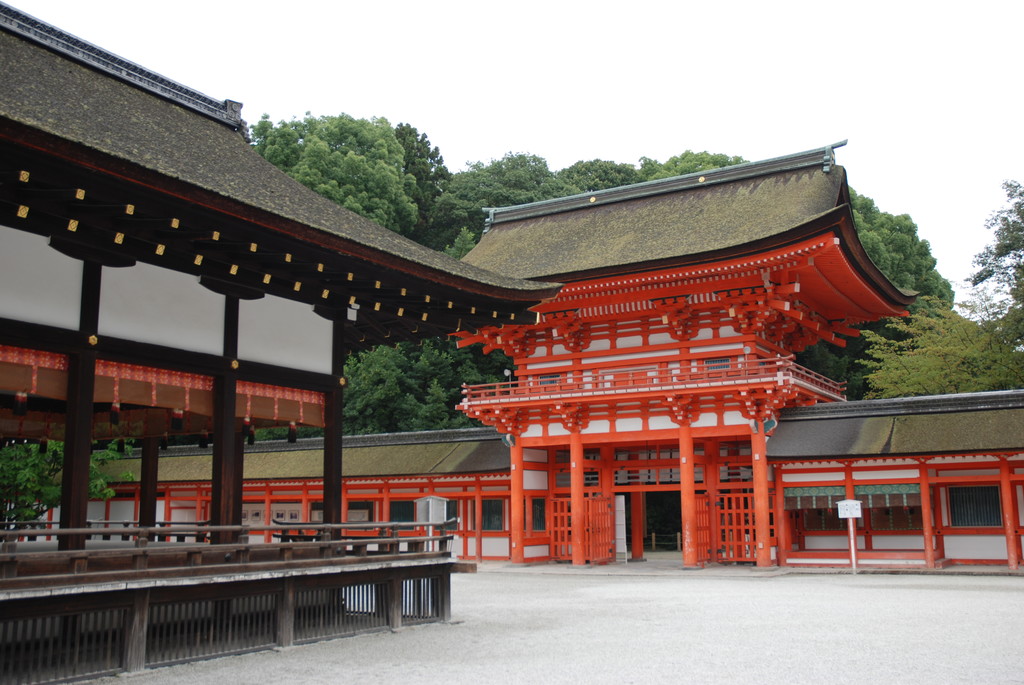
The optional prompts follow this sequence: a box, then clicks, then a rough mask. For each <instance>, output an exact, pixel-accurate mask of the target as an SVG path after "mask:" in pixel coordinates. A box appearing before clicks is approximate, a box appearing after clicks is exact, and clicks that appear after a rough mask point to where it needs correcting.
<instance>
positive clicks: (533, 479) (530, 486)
mask: <svg viewBox="0 0 1024 685" xmlns="http://www.w3.org/2000/svg"><path fill="white" fill-rule="evenodd" d="M523 488H524V489H526V490H547V489H548V472H547V471H531V470H530V469H524V470H523Z"/></svg>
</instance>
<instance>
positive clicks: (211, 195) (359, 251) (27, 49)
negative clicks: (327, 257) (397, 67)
mask: <svg viewBox="0 0 1024 685" xmlns="http://www.w3.org/2000/svg"><path fill="white" fill-rule="evenodd" d="M15 13H16V12H15ZM16 14H19V13H16ZM20 16H21V17H26V16H27V15H20ZM4 19H5V21H4V23H3V25H2V28H3V29H4V30H0V75H2V80H3V84H4V87H3V90H2V92H0V139H6V140H7V141H8V142H10V143H11V144H13V145H15V146H21V147H22V149H24V148H25V146H26V145H27V146H28V147H29V148H30V149H34V150H35V151H36V153H37V154H40V153H42V152H43V151H45V152H46V153H49V154H50V155H53V156H54V158H55V159H57V160H62V161H63V162H64V163H65V164H67V163H69V162H74V163H76V164H78V165H80V166H81V167H84V168H86V169H91V170H92V171H93V172H95V171H97V170H98V171H101V172H103V173H105V174H107V175H108V177H110V176H114V177H117V178H118V179H119V181H120V182H122V183H127V184H135V185H136V186H137V187H138V188H139V189H140V192H141V191H154V190H155V191H158V192H160V193H163V194H164V195H165V196H168V195H169V196H172V197H171V198H170V199H172V200H174V199H176V198H179V199H180V198H183V197H184V198H187V199H188V200H189V201H191V202H192V203H194V206H200V207H205V208H207V209H214V210H216V211H219V212H222V213H223V212H226V213H228V214H231V215H232V216H233V217H235V218H242V219H243V220H246V221H248V222H250V225H252V224H258V225H260V226H261V227H263V228H268V227H269V228H272V230H274V231H275V232H277V233H278V234H282V235H284V236H285V237H288V238H293V237H294V238H299V239H300V240H304V241H306V242H307V244H316V245H318V246H319V247H320V248H321V249H322V248H328V249H331V250H333V251H335V252H336V253H339V254H348V255H349V256H351V257H353V258H357V259H359V260H361V261H362V262H363V263H365V264H367V265H369V266H370V267H374V268H376V267H384V268H387V269H389V270H391V271H392V272H398V273H399V274H403V273H404V274H415V275H416V277H417V278H419V279H425V281H426V282H433V283H438V284H442V285H443V287H445V288H448V289H449V291H456V290H462V291H465V292H468V293H474V294H475V295H476V296H477V299H478V302H472V304H477V303H479V304H481V305H482V304H484V302H483V301H482V300H480V298H481V297H482V298H485V299H490V300H492V301H493V300H502V299H504V300H507V301H508V302H511V303H516V304H515V305H514V306H513V307H512V308H513V309H516V310H518V311H523V310H524V309H525V308H526V307H529V306H531V305H532V304H534V303H536V302H538V301H541V300H544V299H548V298H550V297H552V296H553V295H554V294H555V293H556V292H557V290H558V286H557V285H556V284H552V283H541V282H536V281H526V280H523V279H519V278H516V277H513V276H509V275H506V274H498V273H494V272H492V271H489V270H486V269H484V268H481V267H478V266H475V265H472V264H469V263H463V262H459V261H458V260H455V259H452V258H450V257H448V256H447V255H444V254H442V253H439V252H435V251H434V250H431V249H429V248H426V247H424V246H422V245H419V244H417V243H414V242H412V241H410V240H408V239H406V238H404V237H402V236H400V235H398V234H396V233H394V232H393V231H390V230H387V229H385V228H383V227H381V226H379V225H377V224H375V223H374V222H372V221H370V220H368V219H365V218H363V217H361V216H359V215H357V214H355V213H353V212H350V211H348V210H347V209H344V208H342V207H340V206H338V205H336V204H334V203H333V202H331V201H330V200H327V199H326V198H323V197H321V196H319V195H317V194H316V193H314V192H312V191H311V190H309V189H307V188H306V187H305V186H303V185H301V184H299V183H298V182H296V181H294V180H293V179H292V178H290V177H288V176H287V175H286V174H284V173H283V172H281V171H280V170H278V169H277V168H276V167H274V166H273V165H271V164H270V163H269V162H267V161H266V160H264V159H263V158H262V157H260V155H259V154H257V153H256V152H255V151H254V150H253V149H252V148H251V146H250V145H249V144H248V143H247V142H246V140H245V139H244V138H243V136H242V135H241V134H240V133H239V132H238V131H236V130H235V129H234V128H232V127H231V126H229V125H226V124H225V123H224V122H223V121H217V120H214V119H212V118H210V117H209V116H204V115H203V114H200V113H198V112H197V111H195V110H194V109H190V108H188V107H187V106H185V105H183V104H181V103H178V102H175V101H173V100H171V99H167V98H165V97H159V96H156V95H154V94H153V93H152V92H149V91H147V90H144V89H142V88H141V87H136V85H134V84H133V83H132V81H131V78H132V75H131V74H124V75H122V76H121V77H115V76H113V75H111V74H110V73H108V72H105V71H101V70H99V69H100V68H101V67H97V68H92V67H90V66H86V65H85V64H82V63H79V62H78V61H73V60H71V59H68V57H66V56H65V55H63V54H59V53H57V52H53V51H51V50H48V49H46V48H45V47H41V46H40V45H38V44H36V43H35V42H33V41H36V40H40V39H41V38H40V36H38V35H35V34H33V33H32V32H28V35H27V36H26V35H22V34H16V33H12V32H10V31H12V30H14V29H15V28H17V27H14V26H13V24H12V22H11V21H9V19H10V17H7V16H5V17H4ZM28 19H31V18H30V17H28ZM39 23H41V22H39ZM44 26H45V25H44ZM51 28H52V27H51ZM97 50H98V49H97ZM128 64H130V63H128ZM349 270H351V269H349ZM385 278H388V277H385ZM391 278H395V277H391ZM406 278H408V277H407V276H406ZM371 283H372V281H371ZM398 285H399V286H402V287H403V288H404V287H405V286H407V285H408V286H410V287H413V286H412V284H411V283H399V284H398ZM448 299H451V297H449V298H448ZM467 309H468V307H467Z"/></svg>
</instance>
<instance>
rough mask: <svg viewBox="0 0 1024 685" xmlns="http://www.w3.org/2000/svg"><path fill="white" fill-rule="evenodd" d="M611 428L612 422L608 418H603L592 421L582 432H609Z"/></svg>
mask: <svg viewBox="0 0 1024 685" xmlns="http://www.w3.org/2000/svg"><path fill="white" fill-rule="evenodd" d="M610 430H611V422H609V421H608V420H607V419H601V420H599V421H591V422H590V423H589V424H588V425H587V427H586V428H584V429H583V430H582V431H580V432H581V433H584V434H586V433H607V432H609V431H610Z"/></svg>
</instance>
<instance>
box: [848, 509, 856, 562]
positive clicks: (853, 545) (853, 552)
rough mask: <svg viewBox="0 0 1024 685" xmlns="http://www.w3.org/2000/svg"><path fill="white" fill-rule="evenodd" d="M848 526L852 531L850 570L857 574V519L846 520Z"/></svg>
mask: <svg viewBox="0 0 1024 685" xmlns="http://www.w3.org/2000/svg"><path fill="white" fill-rule="evenodd" d="M846 525H847V527H848V528H849V531H850V568H851V569H853V572H854V573H856V572H857V519H855V518H848V519H846Z"/></svg>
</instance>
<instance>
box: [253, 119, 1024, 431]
mask: <svg viewBox="0 0 1024 685" xmlns="http://www.w3.org/2000/svg"><path fill="white" fill-rule="evenodd" d="M254 145H255V147H256V149H257V150H258V151H260V153H261V154H263V156H264V157H266V158H267V159H268V160H270V161H271V162H272V163H274V164H276V165H278V166H280V167H281V168H282V169H284V170H285V171H286V172H288V173H289V174H291V175H292V176H294V177H295V178H297V179H298V180H300V181H301V182H303V183H305V184H306V185H308V186H309V187H311V188H313V189H314V190H316V191H317V192H320V193H322V194H324V195H326V196H327V197H330V198H331V199H333V200H335V201H336V202H338V203H339V204H341V205H343V206H346V207H348V208H350V209H353V210H354V211H357V212H359V213H361V214H363V215H364V216H367V217H369V218H371V219H374V220H375V221H378V222H379V223H381V224H382V225H384V226H387V227H388V228H391V229H393V230H396V231H398V232H399V233H403V234H404V235H407V236H409V237H411V238H413V239H414V240H416V241H418V242H420V243H422V244H424V245H427V246H428V247H432V248H434V249H437V250H443V251H445V252H446V253H447V254H449V255H451V256H453V257H455V258H461V257H463V256H464V255H465V254H466V253H467V252H469V251H470V250H471V249H472V248H473V246H474V245H475V244H476V242H477V241H478V240H479V239H480V236H481V234H482V232H483V229H484V225H485V215H484V212H483V209H484V208H486V207H505V206H510V205H519V204H526V203H530V202H538V201H541V200H549V199H553V198H557V197H565V196H567V195H574V194H578V193H585V192H594V191H599V190H605V189H608V188H614V187H618V186H621V185H629V184H632V183H639V182H643V181H650V180H656V179H661V178H668V177H672V176H678V175H683V174H689V173H694V172H699V171H706V170H709V169H716V168H721V167H724V166H730V165H735V164H741V163H744V162H745V161H746V160H745V159H743V158H742V157H739V156H732V155H725V154H719V153H712V152H707V151H703V152H694V151H692V150H685V151H684V152H682V153H680V154H678V155H674V156H672V157H670V158H668V159H667V160H665V161H664V162H659V161H657V160H654V159H651V158H649V157H643V158H641V159H640V160H639V162H638V163H637V164H636V165H634V164H626V163H619V162H613V161H608V160H601V159H591V160H581V161H578V162H576V163H574V164H571V165H569V166H567V167H565V168H564V169H561V170H558V171H553V170H552V169H551V168H550V167H549V166H548V163H547V161H546V160H545V159H544V158H542V157H539V156H537V155H532V154H526V153H511V152H510V153H508V154H506V155H505V156H504V157H502V158H501V159H497V160H491V161H490V162H486V163H485V162H475V163H473V164H470V165H469V166H468V168H467V169H466V170H464V171H460V172H458V173H454V174H453V173H451V172H450V171H449V170H448V169H447V168H446V167H445V165H444V159H443V157H442V156H441V153H440V150H439V149H438V148H437V147H436V146H433V145H431V143H430V141H429V139H428V137H427V135H426V134H425V133H421V132H420V131H418V130H417V129H416V128H414V127H413V126H412V125H410V124H404V123H403V124H399V125H398V126H396V127H395V128H394V129H391V128H390V126H389V125H388V123H387V121H386V120H384V119H373V120H370V121H366V120H356V119H353V118H352V117H348V116H347V115H339V116H337V117H319V118H314V117H311V116H308V115H307V117H306V118H305V119H303V120H301V121H299V120H292V121H291V122H281V123H279V124H278V125H277V126H276V127H275V126H273V125H272V124H271V123H270V122H269V121H268V120H267V119H266V118H264V119H263V120H261V121H260V122H259V123H258V124H257V125H256V126H255V127H254ZM1015 188H1016V191H1017V192H1018V196H1019V192H1020V188H1019V186H1016V187H1015ZM851 202H852V210H853V214H854V219H855V223H856V226H857V229H858V232H859V234H860V238H861V242H862V243H863V244H864V247H865V250H866V251H867V253H868V255H869V256H870V257H871V259H872V260H873V261H874V262H875V264H877V265H878V267H879V268H880V269H881V271H882V272H883V273H884V274H885V275H886V276H887V277H888V278H889V279H890V280H891V281H892V282H893V283H894V284H896V285H897V286H898V287H900V288H904V289H908V290H913V291H915V292H918V293H920V294H921V295H922V296H925V297H929V298H934V300H935V302H934V303H932V304H931V305H929V309H928V311H929V312H934V311H935V310H937V309H941V307H943V306H944V307H945V309H946V313H947V314H950V315H951V314H952V309H951V308H952V301H953V290H952V287H951V286H950V284H949V282H948V281H947V280H946V279H945V278H943V277H942V276H941V275H940V274H939V273H938V271H937V270H936V268H935V266H936V262H935V259H934V257H932V254H931V248H930V246H929V244H928V242H927V241H926V240H922V239H921V238H920V237H919V236H918V232H917V225H916V224H915V223H914V221H913V220H912V219H911V218H910V217H909V216H908V215H906V214H899V215H893V214H889V213H887V212H883V211H881V210H879V209H878V207H877V206H876V205H875V203H874V201H872V200H871V199H870V198H868V197H864V196H862V195H859V194H857V193H856V192H854V191H852V190H851ZM1019 209H1020V208H1019V207H1018V211H1019ZM1007 216H1009V215H1007ZM1017 216H1018V218H1017V220H1016V221H1017V222H1018V223H1017V224H1016V225H1019V221H1020V218H1019V217H1020V215H1019V213H1018V215H1017ZM993 221H996V219H995V218H994V219H993ZM1000 225H1002V224H1000ZM1010 225H1011V226H1013V225H1014V224H1013V223H1012V222H1011V224H1010ZM1022 242H1024V241H1022ZM1003 254H1004V253H1003V252H1001V251H1000V252H996V251H994V252H993V253H992V259H993V260H995V259H996V258H997V257H996V255H1003ZM1006 254H1012V251H1009V252H1006ZM998 259H1002V256H1000V257H998ZM1017 263H1018V264H1019V261H1018V262H1017ZM994 264H995V262H994V261H992V260H990V261H989V262H986V263H985V267H984V268H988V267H989V266H991V267H992V269H990V270H991V271H992V273H1005V272H1006V271H1007V270H1006V269H1005V268H1004V269H1003V270H1002V271H999V270H998V269H995V267H994ZM1000 264H1002V262H1000ZM980 273H981V272H979V274H980ZM985 273H989V272H988V271H985ZM992 277H994V276H992ZM1016 282H1018V283H1019V279H1018V281H1016ZM940 302H941V303H944V304H942V305H940V304H938V303H940ZM961 318H962V317H961ZM914 323H915V325H916V326H918V327H920V326H923V323H921V322H918V321H916V320H915V322H914ZM968 323H970V322H968ZM961 325H962V326H963V327H964V328H965V329H966V328H969V326H968V325H967V324H961ZM864 328H865V329H866V330H868V331H871V332H872V334H873V335H868V336H865V337H861V338H852V339H850V340H849V341H848V345H847V347H845V348H837V347H834V346H831V345H828V344H826V343H819V344H818V345H815V346H813V347H811V348H809V349H808V350H805V351H804V352H802V353H801V354H800V355H799V356H798V361H799V362H800V363H801V364H804V365H805V366H808V367H810V368H812V369H814V370H815V371H817V372H819V373H822V374H824V375H826V376H829V377H831V378H835V379H837V380H845V381H846V382H847V395H848V396H849V397H850V398H851V399H859V398H861V397H863V396H864V395H865V393H866V392H867V391H868V389H869V388H868V385H867V380H866V376H867V374H868V373H869V371H871V372H874V373H878V372H879V370H880V369H879V367H871V368H870V369H869V367H867V366H865V365H864V364H863V363H862V361H863V360H864V359H865V358H866V355H867V349H868V347H869V345H871V346H873V347H874V348H875V349H876V351H878V352H880V351H881V350H882V347H880V346H881V345H882V343H881V342H880V340H888V341H890V342H891V343H892V344H893V345H896V344H897V343H905V342H906V341H907V340H909V339H910V338H911V337H912V336H913V335H915V334H916V333H915V332H916V331H917V330H918V329H917V328H908V327H907V326H905V325H901V324H899V323H894V322H876V323H874V324H869V325H867V326H865V327H864ZM876 336H877V337H876ZM499 356H500V355H498V354H496V353H492V354H491V355H489V356H487V357H485V356H484V355H482V354H481V353H480V352H479V351H478V350H477V349H476V348H475V347H474V348H470V349H468V350H456V349H455V347H454V346H453V345H452V344H451V343H449V342H441V341H430V342H427V343H424V345H423V346H420V347H417V346H414V345H406V344H402V345H400V346H398V347H397V348H395V347H387V348H378V349H376V350H371V351H367V352H363V353H361V354H359V355H354V356H352V357H350V358H349V361H348V363H347V364H346V375H347V377H348V380H349V389H348V391H347V393H346V395H347V401H346V431H348V432H350V433H366V432H387V431H395V430H420V429H422V428H445V427H456V426H461V425H469V424H470V421H469V419H467V418H466V417H465V416H463V415H461V414H460V413H458V412H456V411H455V409H454V406H455V404H456V403H457V402H458V400H459V396H458V393H457V390H458V388H459V386H460V385H461V384H462V383H480V382H494V381H500V380H502V376H501V373H500V372H501V370H502V369H503V368H507V367H508V361H507V360H505V359H504V358H503V357H502V358H501V359H499V360H498V361H497V366H495V359H497V358H498V357H499ZM875 361H878V360H877V358H876V359H875ZM499 367H500V368H499ZM876 391H877V390H876Z"/></svg>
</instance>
